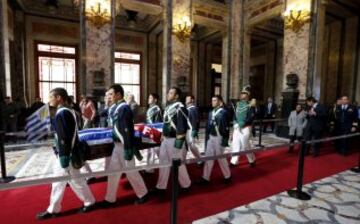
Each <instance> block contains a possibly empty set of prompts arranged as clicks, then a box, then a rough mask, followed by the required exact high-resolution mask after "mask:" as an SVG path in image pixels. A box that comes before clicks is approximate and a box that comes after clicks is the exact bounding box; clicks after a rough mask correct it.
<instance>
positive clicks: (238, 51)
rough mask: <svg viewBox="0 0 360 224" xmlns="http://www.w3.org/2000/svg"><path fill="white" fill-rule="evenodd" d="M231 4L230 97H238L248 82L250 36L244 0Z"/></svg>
mask: <svg viewBox="0 0 360 224" xmlns="http://www.w3.org/2000/svg"><path fill="white" fill-rule="evenodd" d="M231 4H232V5H231V10H230V11H231V25H230V26H231V31H232V32H231V78H230V80H231V85H230V90H231V92H230V98H232V99H238V98H239V95H240V92H241V90H242V88H243V87H244V86H245V85H248V84H249V72H250V40H251V36H250V30H249V29H248V27H247V26H246V21H247V13H246V11H245V10H244V4H245V1H244V0H234V1H232V2H231Z"/></svg>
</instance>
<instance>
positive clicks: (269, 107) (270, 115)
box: [263, 97, 278, 133]
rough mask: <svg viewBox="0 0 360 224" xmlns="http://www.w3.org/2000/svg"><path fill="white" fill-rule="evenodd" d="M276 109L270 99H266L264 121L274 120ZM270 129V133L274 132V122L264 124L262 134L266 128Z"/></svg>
mask: <svg viewBox="0 0 360 224" xmlns="http://www.w3.org/2000/svg"><path fill="white" fill-rule="evenodd" d="M277 110H278V107H277V105H276V103H274V102H273V99H272V98H271V97H269V98H268V100H267V104H266V106H265V116H264V119H275V118H276V113H277ZM269 125H270V127H271V132H274V127H275V122H273V121H270V122H264V130H263V132H264V133H266V131H267V128H268V126H269Z"/></svg>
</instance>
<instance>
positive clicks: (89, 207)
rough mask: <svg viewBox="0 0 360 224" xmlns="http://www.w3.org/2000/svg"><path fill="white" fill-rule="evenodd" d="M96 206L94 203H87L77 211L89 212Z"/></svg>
mask: <svg viewBox="0 0 360 224" xmlns="http://www.w3.org/2000/svg"><path fill="white" fill-rule="evenodd" d="M95 208H96V204H92V205H88V206H83V207H81V208H80V209H79V213H87V212H91V211H92V210H95Z"/></svg>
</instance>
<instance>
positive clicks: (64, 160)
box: [37, 88, 95, 220]
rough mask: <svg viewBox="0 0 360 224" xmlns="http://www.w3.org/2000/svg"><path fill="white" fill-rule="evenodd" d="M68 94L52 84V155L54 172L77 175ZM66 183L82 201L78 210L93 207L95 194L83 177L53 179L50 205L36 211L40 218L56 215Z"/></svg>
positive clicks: (73, 120) (75, 140)
mask: <svg viewBox="0 0 360 224" xmlns="http://www.w3.org/2000/svg"><path fill="white" fill-rule="evenodd" d="M67 98H68V94H67V92H66V90H65V89H63V88H55V89H53V90H51V91H50V95H49V105H50V106H52V107H55V108H57V111H56V115H55V118H54V122H53V124H54V129H55V147H54V151H55V155H56V160H55V161H54V162H55V163H54V164H53V172H54V174H55V175H57V176H66V175H70V176H73V175H75V176H76V175H79V174H80V170H79V169H75V168H74V167H73V164H72V162H71V161H72V160H71V156H72V153H73V152H74V149H76V147H77V146H78V142H79V139H78V136H77V129H78V127H77V123H76V117H75V112H74V111H72V110H71V109H70V108H68V107H66V105H65V102H67ZM67 184H69V186H70V187H71V189H72V190H73V191H74V193H75V194H76V196H78V198H80V200H82V201H83V203H84V207H82V208H81V210H80V212H88V211H90V210H92V209H94V204H95V198H94V196H93V194H92V193H91V191H90V188H89V187H88V185H87V183H86V180H85V178H77V179H72V180H70V181H63V182H54V183H53V184H52V186H51V197H50V205H49V207H48V208H47V210H46V211H45V212H42V213H39V214H38V215H37V218H38V219H39V220H43V219H48V218H53V217H56V216H57V215H58V214H59V213H60V211H61V202H62V199H63V197H64V193H65V189H66V185H67Z"/></svg>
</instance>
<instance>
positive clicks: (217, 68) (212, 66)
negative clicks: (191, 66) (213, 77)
mask: <svg viewBox="0 0 360 224" xmlns="http://www.w3.org/2000/svg"><path fill="white" fill-rule="evenodd" d="M211 68H213V69H215V71H216V72H218V73H222V65H221V64H211Z"/></svg>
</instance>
